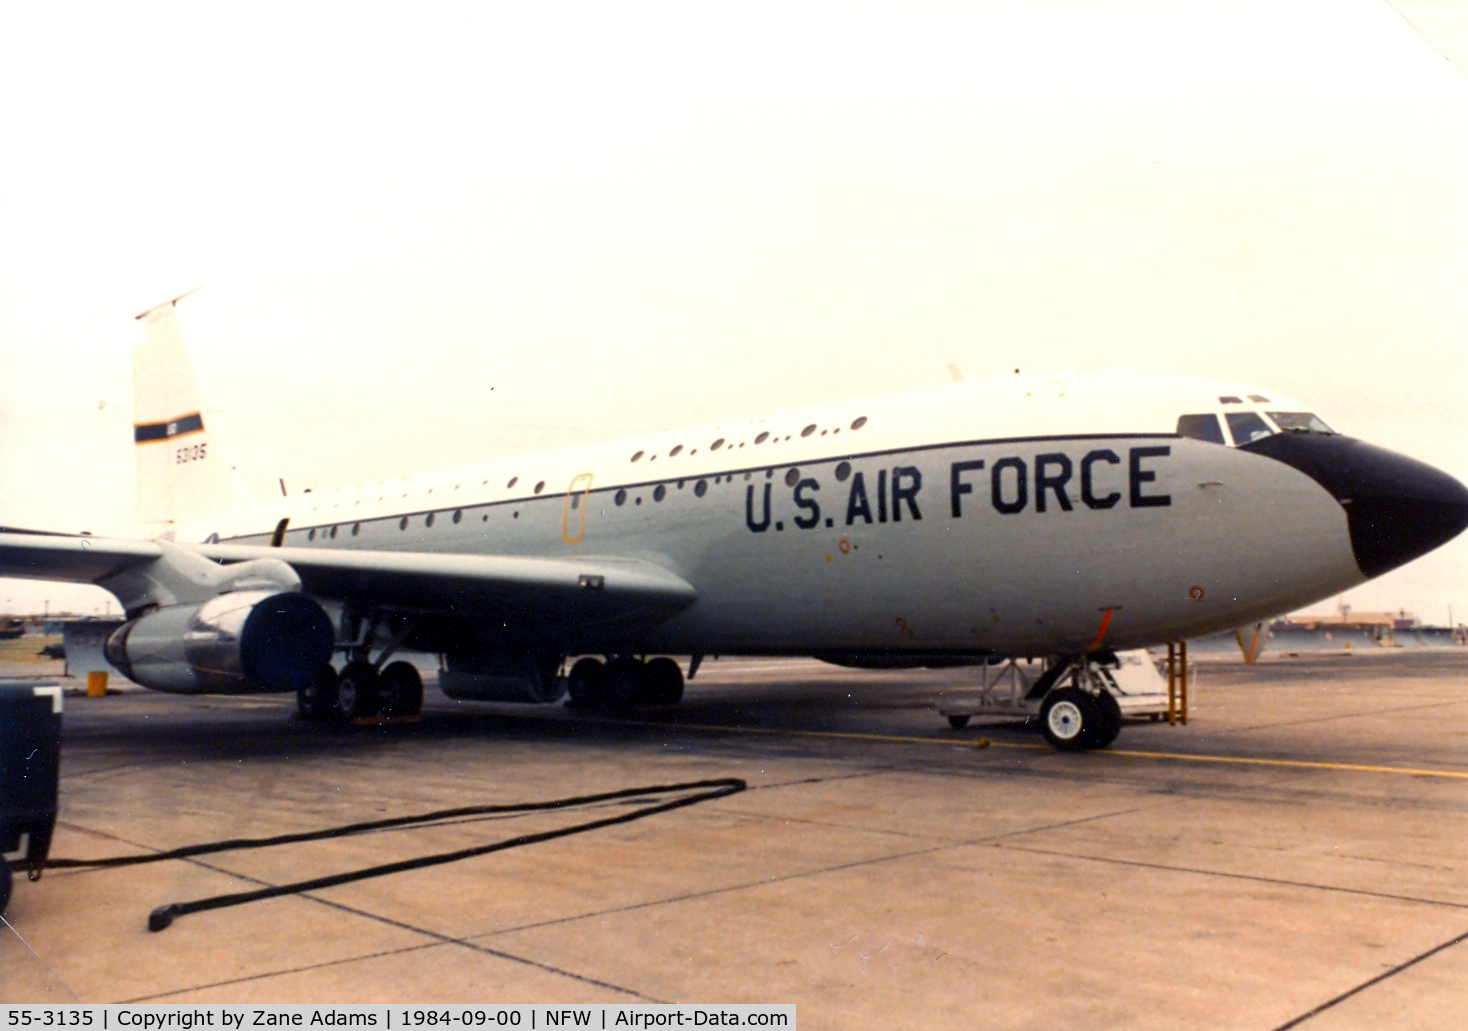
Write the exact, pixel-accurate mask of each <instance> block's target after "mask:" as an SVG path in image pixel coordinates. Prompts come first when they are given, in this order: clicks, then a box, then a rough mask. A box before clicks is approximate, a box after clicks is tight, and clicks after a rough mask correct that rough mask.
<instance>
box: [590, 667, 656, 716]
mask: <svg viewBox="0 0 1468 1031" xmlns="http://www.w3.org/2000/svg"><path fill="white" fill-rule="evenodd" d="M645 671H646V667H645V666H644V665H643V664H642V663H640V662H638V661H637V660H636V659H632V658H619V659H613V660H612V661H611V662H609V663H607V665H606V669H605V670H604V672H603V675H602V691H601V704H602V705H604V706H605V707H607V708H609V709H612V710H614V711H622V710H626V709H631V708H633V707H634V706H636V705H637V703H638V702H640V701H642V699H643V696H644V690H643V684H644V682H645V681H646V679H647V677H646V673H645Z"/></svg>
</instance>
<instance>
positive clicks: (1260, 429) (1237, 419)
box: [1224, 412, 1274, 444]
mask: <svg viewBox="0 0 1468 1031" xmlns="http://www.w3.org/2000/svg"><path fill="white" fill-rule="evenodd" d="M1224 418H1225V419H1227V420H1228V431H1229V432H1230V433H1232V434H1233V435H1234V443H1235V444H1247V443H1249V442H1250V441H1252V440H1258V439H1259V438H1260V437H1268V436H1270V435H1271V434H1273V433H1274V431H1273V430H1272V429H1270V428H1269V424H1268V423H1266V422H1265V421H1264V420H1263V419H1261V418H1260V417H1259V413H1258V412H1229V413H1228V414H1226V415H1225V416H1224Z"/></svg>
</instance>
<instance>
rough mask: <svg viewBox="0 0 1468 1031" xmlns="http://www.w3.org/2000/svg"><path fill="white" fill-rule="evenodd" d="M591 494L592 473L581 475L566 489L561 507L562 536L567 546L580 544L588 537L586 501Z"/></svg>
mask: <svg viewBox="0 0 1468 1031" xmlns="http://www.w3.org/2000/svg"><path fill="white" fill-rule="evenodd" d="M590 492H591V473H581V474H580V475H579V476H577V477H576V478H575V479H573V480H572V481H571V486H570V487H568V488H567V489H566V500H565V502H563V503H562V505H561V536H562V537H564V538H565V540H566V543H567V544H580V543H581V539H582V538H583V537H585V536H586V500H587V495H588V494H590Z"/></svg>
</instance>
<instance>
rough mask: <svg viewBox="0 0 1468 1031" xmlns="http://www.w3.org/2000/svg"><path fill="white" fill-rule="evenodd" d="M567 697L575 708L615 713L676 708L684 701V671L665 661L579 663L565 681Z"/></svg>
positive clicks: (618, 659)
mask: <svg viewBox="0 0 1468 1031" xmlns="http://www.w3.org/2000/svg"><path fill="white" fill-rule="evenodd" d="M566 693H567V695H568V696H569V698H570V702H571V704H572V705H576V706H584V707H585V708H588V709H604V710H608V711H613V712H615V711H619V710H621V711H624V710H627V709H635V708H640V707H653V708H661V707H665V706H670V705H677V704H678V703H679V702H680V701H682V700H683V670H681V669H680V668H679V667H678V664H677V663H676V662H674V661H673V660H672V659H669V658H666V657H663V658H657V659H653V660H651V661H650V662H642V661H639V660H638V659H634V658H632V657H631V656H627V655H619V656H617V657H616V658H614V659H612V660H611V661H609V662H602V661H601V660H600V659H592V658H585V659H578V660H577V661H576V664H575V665H574V666H572V667H571V672H570V674H569V675H568V676H567V677H566Z"/></svg>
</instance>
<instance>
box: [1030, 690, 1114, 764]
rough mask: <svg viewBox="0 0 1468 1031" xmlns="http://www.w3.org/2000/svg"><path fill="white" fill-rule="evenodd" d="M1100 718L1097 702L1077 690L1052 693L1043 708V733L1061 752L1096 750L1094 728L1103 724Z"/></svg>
mask: <svg viewBox="0 0 1468 1031" xmlns="http://www.w3.org/2000/svg"><path fill="white" fill-rule="evenodd" d="M1101 719H1102V717H1101V713H1100V710H1099V709H1098V707H1097V705H1096V699H1095V698H1094V697H1093V696H1091V695H1088V694H1087V693H1086V692H1084V691H1082V690H1081V689H1080V688H1078V687H1062V688H1061V689H1060V690H1058V691H1051V692H1050V693H1049V694H1048V695H1046V696H1045V702H1044V704H1043V705H1041V706H1040V731H1041V732H1042V733H1043V734H1044V735H1045V740H1046V741H1049V742H1050V743H1051V744H1052V745H1054V746H1055V747H1056V748H1058V749H1060V751H1062V752H1081V751H1084V750H1085V749H1087V748H1091V747H1093V746H1092V744H1091V738H1092V736H1093V735H1094V733H1095V730H1094V729H1093V728H1096V727H1097V726H1099V725H1100V723H1101Z"/></svg>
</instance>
